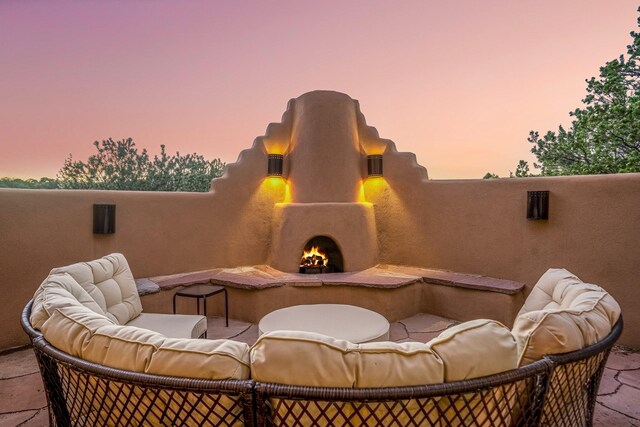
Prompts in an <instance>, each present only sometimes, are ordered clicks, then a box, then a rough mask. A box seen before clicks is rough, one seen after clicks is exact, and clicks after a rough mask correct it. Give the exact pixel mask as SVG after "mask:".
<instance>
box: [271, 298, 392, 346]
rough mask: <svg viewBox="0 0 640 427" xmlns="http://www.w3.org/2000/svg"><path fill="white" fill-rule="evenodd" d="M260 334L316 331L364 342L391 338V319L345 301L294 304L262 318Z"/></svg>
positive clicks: (354, 341)
mask: <svg viewBox="0 0 640 427" xmlns="http://www.w3.org/2000/svg"><path fill="white" fill-rule="evenodd" d="M258 330H259V333H260V335H262V334H266V333H267V332H271V331H276V330H287V331H306V332H316V333H319V334H323V335H328V336H330V337H334V338H339V339H343V340H347V341H350V342H352V343H365V342H370V341H388V340H389V321H388V320H387V319H385V318H384V316H382V315H380V314H378V313H376V312H375V311H371V310H367V309H366V308H362V307H356V306H354V305H346V304H312V305H294V306H291V307H286V308H281V309H280V310H276V311H272V312H271V313H269V314H267V315H266V316H264V317H263V318H262V319H260V323H258Z"/></svg>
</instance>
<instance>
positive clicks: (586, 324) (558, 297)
mask: <svg viewBox="0 0 640 427" xmlns="http://www.w3.org/2000/svg"><path fill="white" fill-rule="evenodd" d="M619 316H620V306H619V305H618V303H617V302H616V301H615V299H613V297H612V296H611V295H609V294H608V293H607V292H606V291H605V290H604V289H602V288H601V287H600V286H597V285H592V284H589V283H584V282H582V281H581V280H580V279H578V278H577V277H576V276H574V275H573V274H571V273H570V272H569V271H567V270H564V269H549V270H548V271H547V272H546V273H545V274H544V275H543V276H542V277H541V278H540V280H539V281H538V283H536V285H535V286H534V288H533V290H532V291H531V294H530V295H529V297H527V300H526V302H525V304H524V306H523V307H522V309H521V310H520V313H519V314H518V317H516V320H515V322H514V325H513V330H512V331H513V334H514V336H515V337H516V340H517V342H518V350H519V353H520V358H519V364H520V365H525V364H528V363H531V362H534V361H536V360H538V359H540V358H542V357H543V356H544V355H546V354H558V353H566V352H569V351H574V350H579V349H582V348H584V347H587V346H589V345H592V344H595V343H596V342H598V341H600V340H602V339H603V338H604V337H606V336H607V335H608V334H609V333H610V332H611V329H612V327H613V325H614V324H615V323H616V322H617V321H618V317H619Z"/></svg>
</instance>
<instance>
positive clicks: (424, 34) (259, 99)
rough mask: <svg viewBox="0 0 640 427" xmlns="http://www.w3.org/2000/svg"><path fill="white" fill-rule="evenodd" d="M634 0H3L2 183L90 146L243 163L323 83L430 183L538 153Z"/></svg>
mask: <svg viewBox="0 0 640 427" xmlns="http://www.w3.org/2000/svg"><path fill="white" fill-rule="evenodd" d="M636 8H637V4H634V2H630V1H627V0H562V1H557V0H554V1H549V0H540V1H535V2H534V1H526V2H525V1H513V0H509V1H507V0H484V1H472V0H465V1H462V0H452V1H448V2H443V1H364V0H350V1H343V0H342V1H238V2H236V1H227V2H222V1H190V2H179V1H162V0H160V1H157V0H156V1H151V0H149V1H143V0H132V1H116V0H111V1H106V0H105V1H97V0H94V1H91V0H89V1H80V0H75V1H58V0H51V1H34V0H23V1H18V0H8V1H3V2H0V176H13V177H21V178H26V177H41V176H50V177H53V176H55V174H56V172H57V171H58V170H59V169H60V167H61V166H62V164H63V162H64V159H65V158H66V157H67V156H68V155H69V154H70V153H71V154H73V156H74V158H76V159H81V160H86V158H87V157H88V156H89V155H90V154H92V153H93V152H94V148H93V146H92V142H93V141H95V140H100V139H106V138H108V137H113V138H114V139H121V138H125V137H129V136H131V137H133V139H134V141H135V142H136V144H137V146H138V147H139V148H148V149H149V151H150V152H151V153H157V151H158V147H159V146H160V144H165V145H166V146H167V150H168V151H169V152H170V153H174V152H176V151H179V152H180V153H182V154H186V153H191V152H197V153H200V154H203V155H205V156H206V157H208V158H213V157H220V158H221V159H222V160H223V161H226V162H233V161H235V160H236V158H237V155H238V153H239V152H240V151H241V150H242V149H244V148H248V147H250V146H251V144H252V142H253V140H254V138H255V137H256V136H259V135H262V134H264V132H265V129H266V126H267V125H268V123H269V122H273V121H279V120H280V118H281V115H282V113H283V112H284V110H285V108H286V105H287V101H288V100H289V99H290V98H294V97H297V96H299V95H301V94H303V93H305V92H308V91H311V90H315V89H331V90H337V91H340V92H345V93H347V94H349V95H350V96H351V97H353V98H355V99H358V100H359V101H360V105H361V108H362V111H363V113H364V115H365V116H366V118H367V122H368V123H369V124H370V125H372V126H375V127H377V128H378V130H379V132H380V135H381V136H382V137H383V138H389V139H392V140H394V141H395V142H396V145H397V147H398V149H399V150H400V151H411V152H414V153H416V155H417V157H418V162H419V163H420V164H422V165H424V166H426V167H427V169H428V171H429V174H430V177H431V178H434V179H447V178H481V177H482V176H483V175H484V174H485V172H487V171H491V172H495V173H498V174H499V175H501V176H505V175H508V174H509V170H515V166H516V164H517V162H518V160H519V159H526V160H533V156H532V155H531V154H530V153H529V149H530V144H529V143H527V141H526V138H527V135H528V132H529V130H532V129H535V130H540V131H546V130H549V129H556V128H557V125H558V124H560V123H564V124H567V123H568V122H569V116H568V112H569V111H570V110H573V109H574V108H576V107H578V106H579V105H580V100H581V99H582V98H583V96H584V93H585V86H586V85H585V82H584V80H585V78H588V77H591V76H595V75H597V74H598V68H599V67H600V66H601V65H603V64H604V63H605V62H606V61H608V60H611V59H613V58H614V57H616V56H617V55H619V54H622V53H624V52H625V51H626V45H627V44H628V43H629V42H630V41H631V37H630V36H629V32H630V31H631V30H634V29H635V28H636V18H637V13H636Z"/></svg>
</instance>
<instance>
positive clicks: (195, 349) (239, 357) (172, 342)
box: [146, 338, 250, 380]
mask: <svg viewBox="0 0 640 427" xmlns="http://www.w3.org/2000/svg"><path fill="white" fill-rule="evenodd" d="M146 373H148V374H158V375H168V376H175V377H186V378H206V379H239V380H242V379H249V377H250V370H249V346H248V345H247V344H245V343H242V342H238V341H232V340H224V339H222V340H199V339H173V338H167V339H166V340H164V342H163V343H162V344H161V345H160V347H159V348H158V350H157V351H156V352H155V353H154V354H153V356H152V357H151V362H150V363H149V365H148V366H147V370H146Z"/></svg>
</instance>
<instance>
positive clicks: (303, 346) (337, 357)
mask: <svg viewBox="0 0 640 427" xmlns="http://www.w3.org/2000/svg"><path fill="white" fill-rule="evenodd" d="M251 376H252V378H253V379H254V380H256V381H263V382H272V383H279V384H290V385H301V386H318V387H393V386H405V385H407V386H408V385H418V384H433V383H439V382H442V380H443V367H442V361H441V360H440V358H439V357H438V356H437V355H436V354H434V353H433V352H432V351H431V349H430V348H429V346H428V345H426V344H422V343H415V342H411V343H401V344H398V343H391V342H375V343H366V344H354V343H351V342H348V341H345V340H340V339H336V338H332V337H329V336H326V335H321V334H317V333H313V332H303V331H274V332H269V333H267V334H264V335H262V336H261V337H260V338H259V339H258V341H257V342H256V343H255V344H254V345H253V347H252V348H251Z"/></svg>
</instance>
